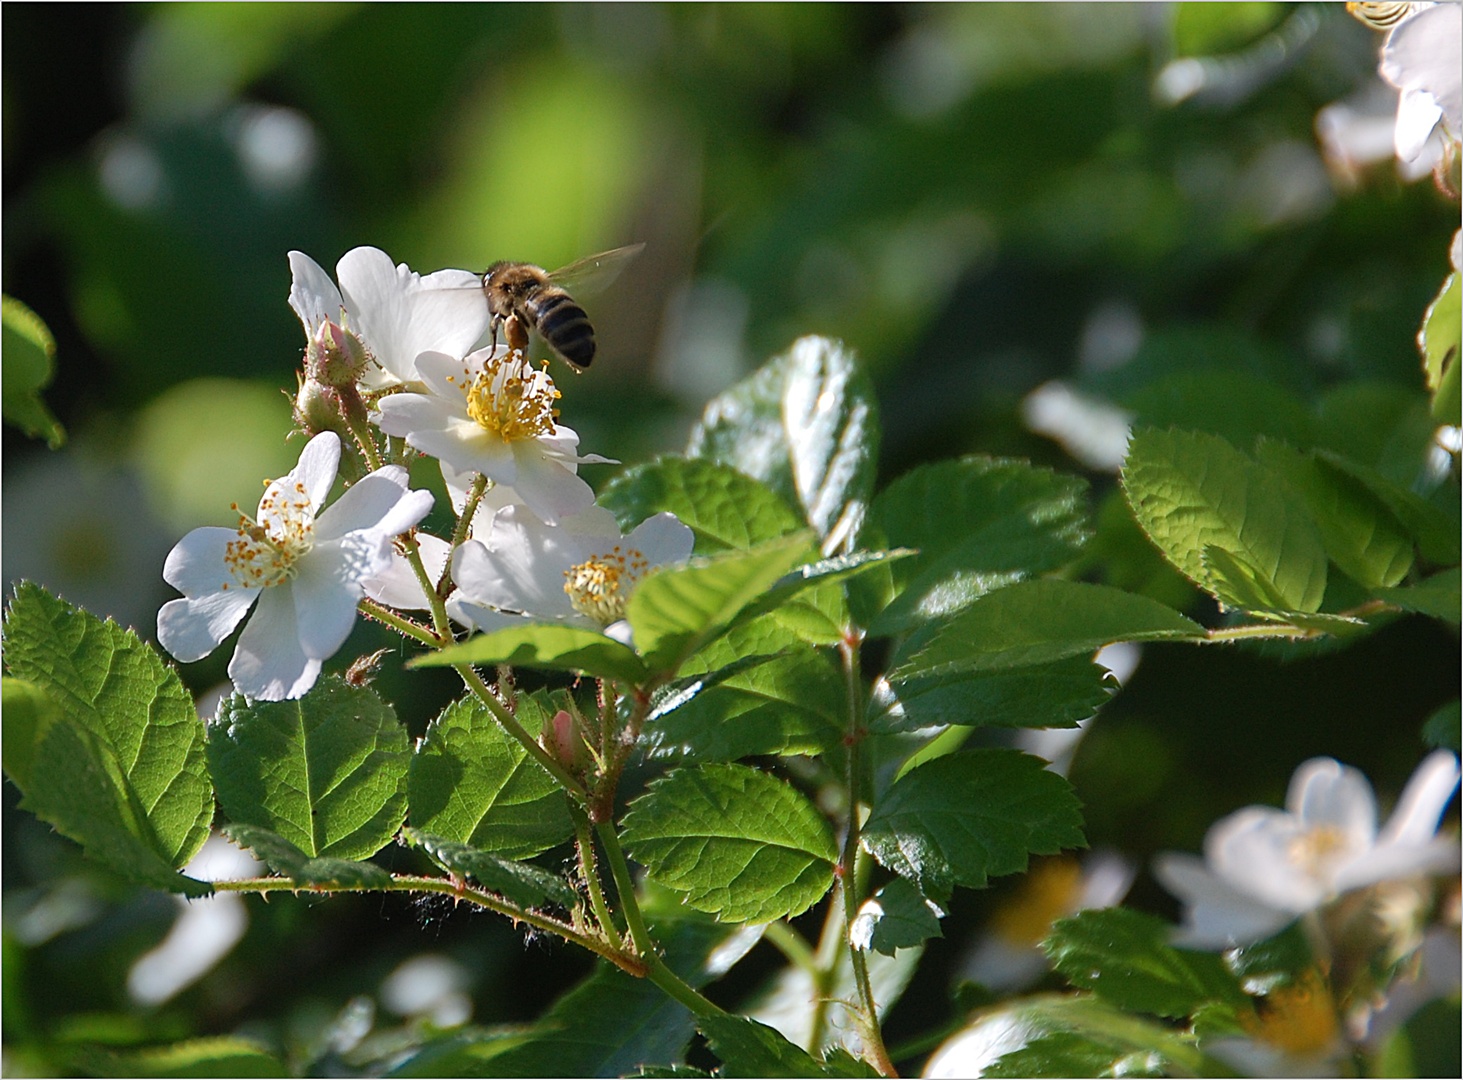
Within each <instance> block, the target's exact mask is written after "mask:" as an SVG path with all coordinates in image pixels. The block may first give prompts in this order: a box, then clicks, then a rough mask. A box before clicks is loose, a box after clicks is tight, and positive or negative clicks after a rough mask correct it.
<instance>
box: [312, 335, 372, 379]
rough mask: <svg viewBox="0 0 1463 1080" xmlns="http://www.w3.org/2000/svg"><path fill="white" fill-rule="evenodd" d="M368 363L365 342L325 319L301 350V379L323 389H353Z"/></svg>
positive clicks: (368, 355)
mask: <svg viewBox="0 0 1463 1080" xmlns="http://www.w3.org/2000/svg"><path fill="white" fill-rule="evenodd" d="M370 362H371V354H370V352H369V351H368V350H367V349H366V346H365V343H364V342H362V341H361V339H360V338H358V337H356V335H355V334H353V333H351V332H350V331H349V330H347V329H345V328H344V327H342V326H340V325H339V324H338V323H333V322H331V321H330V320H329V319H326V320H325V322H323V323H321V324H320V329H318V330H317V331H316V332H315V334H314V335H313V336H312V337H311V338H310V343H309V345H308V346H306V348H305V376H306V378H307V379H313V380H314V381H315V382H318V383H321V384H322V385H324V386H336V387H345V386H354V385H355V384H356V381H357V380H358V379H360V377H361V376H362V375H363V374H365V371H366V365H367V364H369V363H370Z"/></svg>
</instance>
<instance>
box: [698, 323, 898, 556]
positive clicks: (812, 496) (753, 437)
mask: <svg viewBox="0 0 1463 1080" xmlns="http://www.w3.org/2000/svg"><path fill="white" fill-rule="evenodd" d="M878 424H879V421H878V408H877V402H876V400H875V397H874V393H873V388H872V386H871V385H870V383H869V381H868V378H867V377H866V376H865V375H863V373H862V372H860V371H859V370H858V369H857V366H856V365H855V363H854V359H853V354H852V353H850V352H848V351H847V350H846V349H845V348H844V347H843V345H842V344H840V343H839V342H837V341H833V340H830V339H828V338H821V337H804V338H799V339H798V340H797V341H795V342H794V343H793V346H792V348H791V349H789V350H788V351H787V352H785V353H783V354H782V355H781V356H777V357H774V358H773V359H772V360H770V361H768V363H766V364H764V365H763V366H762V368H761V369H760V370H758V371H757V372H756V373H755V374H754V375H752V376H751V377H750V378H748V379H746V380H745V381H743V382H741V383H738V384H737V385H736V386H734V387H732V389H730V390H728V391H727V392H726V393H724V394H722V395H721V396H720V397H718V398H716V399H714V400H713V401H711V402H710V403H709V404H708V405H707V406H706V411H705V412H704V413H703V414H702V416H701V421H700V423H698V424H697V425H696V428H695V430H694V431H692V433H691V441H690V446H689V448H688V451H687V453H688V454H689V456H691V457H697V458H707V459H709V460H712V461H719V462H722V463H723V464H726V465H731V466H733V467H734V468H737V469H739V470H741V471H742V472H744V473H746V474H747V475H748V476H752V477H755V478H756V479H758V480H760V481H762V482H763V483H765V484H766V485H767V486H768V487H770V488H771V489H772V490H773V491H775V492H777V494H779V495H780V496H782V497H783V498H784V499H785V500H786V501H787V503H788V505H790V506H794V507H798V508H800V509H801V511H802V513H803V515H804V517H805V519H806V520H807V522H808V524H810V525H812V526H813V528H814V529H815V530H817V533H818V535H819V536H820V537H827V536H829V535H830V534H832V533H834V531H835V529H837V531H838V532H839V533H845V532H846V533H852V532H853V531H856V530H857V528H858V524H859V520H860V519H861V518H862V516H863V512H864V507H865V505H866V504H867V502H868V498H869V496H870V495H871V494H872V493H873V486H874V471H875V467H876V465H877V462H878V456H879V446H878V442H879V426H878ZM840 522H843V525H841V526H840V524H839V523H840Z"/></svg>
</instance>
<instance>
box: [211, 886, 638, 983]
mask: <svg viewBox="0 0 1463 1080" xmlns="http://www.w3.org/2000/svg"><path fill="white" fill-rule="evenodd" d="M213 887H214V889H215V890H217V891H219V892H236V893H259V894H260V895H267V894H269V893H273V892H291V893H301V892H308V893H345V892H420V893H438V894H441V895H445V896H450V897H452V898H453V899H455V900H466V901H468V902H469V903H471V904H476V905H477V906H478V907H481V908H484V909H486V910H488V911H493V912H496V913H497V914H499V915H505V916H507V917H508V918H510V919H512V920H514V921H515V922H520V923H523V924H524V925H526V926H531V927H533V928H534V929H535V930H542V931H543V932H544V933H546V934H554V935H556V936H558V937H561V938H563V939H564V940H565V941H568V942H570V943H571V944H574V945H579V946H582V947H583V948H585V949H588V950H589V951H590V952H592V953H594V954H595V955H597V956H602V957H604V958H605V959H606V960H608V961H609V962H610V963H612V964H614V965H615V966H616V967H618V968H620V969H621V970H622V971H625V972H628V973H629V974H631V975H634V976H636V977H637V978H640V977H644V976H645V975H646V974H647V971H646V969H645V965H644V964H643V963H641V962H640V960H639V959H638V958H637V957H634V956H631V955H629V954H628V953H626V952H625V951H624V949H623V948H615V947H612V946H611V945H610V944H609V943H608V942H606V941H601V940H599V939H598V938H595V937H592V936H591V935H589V934H585V933H581V932H580V931H578V930H576V929H575V928H574V927H572V926H570V925H568V924H567V923H563V922H560V921H559V920H558V919H551V918H549V917H548V916H547V915H542V914H539V913H538V912H534V911H529V910H526V909H524V908H520V907H518V906H516V905H514V904H510V903H509V902H508V901H506V900H504V899H502V898H501V897H498V896H495V895H494V894H492V893H489V892H484V891H483V890H481V889H475V888H473V887H472V886H470V885H466V884H463V883H460V882H456V881H452V880H450V879H448V878H440V877H425V876H421V875H417V874H392V875H391V883H390V884H389V885H330V886H312V885H299V884H296V883H295V882H294V881H291V880H290V879H289V878H282V877H262V878H242V879H239V880H235V881H215V882H214V883H213Z"/></svg>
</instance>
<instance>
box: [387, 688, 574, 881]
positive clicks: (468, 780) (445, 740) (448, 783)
mask: <svg viewBox="0 0 1463 1080" xmlns="http://www.w3.org/2000/svg"><path fill="white" fill-rule="evenodd" d="M521 700H522V701H524V702H531V701H532V700H533V699H530V698H524V699H521ZM541 708H542V709H543V710H545V711H546V710H547V708H548V706H547V705H544V706H542V707H541ZM522 709H523V706H520V710H521V711H522ZM520 719H522V718H520ZM532 726H534V725H530V727H532ZM407 799H408V803H409V805H410V816H411V823H412V826H413V827H414V828H416V829H419V830H421V831H422V832H424V833H431V834H433V835H435V836H439V837H441V838H443V839H444V840H450V841H455V842H457V843H460V844H466V845H468V846H469V847H473V848H478V849H480V850H483V851H488V852H492V853H493V854H495V855H500V856H502V857H503V858H506V859H525V858H528V857H530V856H532V855H537V854H538V853H539V852H541V851H547V850H548V849H549V848H551V847H554V846H555V845H556V844H558V843H560V842H561V841H563V840H565V839H567V838H568V836H569V835H570V833H572V832H573V828H574V826H573V822H572V821H571V820H570V818H569V809H568V805H567V804H566V803H565V796H564V791H563V789H562V788H561V787H560V786H559V783H558V781H557V780H555V779H554V778H553V777H552V776H550V775H549V774H548V772H546V771H545V770H544V767H543V766H542V765H540V764H539V763H538V762H537V761H536V760H534V759H533V758H532V757H530V756H529V753H528V751H527V750H525V749H524V748H523V747H522V746H521V745H520V744H519V743H518V742H517V740H515V739H513V738H512V737H510V736H509V735H508V734H507V732H505V731H504V730H503V728H502V726H501V725H500V724H499V723H498V722H497V720H495V719H494V718H493V715H492V713H490V712H489V711H488V710H487V707H486V706H484V705H483V704H482V703H481V702H479V701H477V700H476V699H475V698H465V699H463V700H462V701H458V702H455V703H453V704H452V705H449V706H448V707H447V708H446V709H445V710H444V711H443V712H442V715H441V716H439V717H437V719H435V720H433V721H432V723H431V724H430V725H428V727H427V733H426V735H425V736H424V737H423V738H422V740H421V741H420V742H419V743H418V744H417V747H416V752H415V753H414V754H413V755H412V760H411V771H410V773H409V774H408V778H407Z"/></svg>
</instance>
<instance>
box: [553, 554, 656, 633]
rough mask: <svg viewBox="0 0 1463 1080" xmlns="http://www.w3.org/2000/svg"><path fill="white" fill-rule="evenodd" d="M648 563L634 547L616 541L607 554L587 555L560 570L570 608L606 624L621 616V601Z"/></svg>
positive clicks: (623, 609) (627, 594) (622, 607)
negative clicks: (577, 562)
mask: <svg viewBox="0 0 1463 1080" xmlns="http://www.w3.org/2000/svg"><path fill="white" fill-rule="evenodd" d="M648 569H650V562H649V560H647V559H646V558H645V556H644V555H642V554H640V552H638V551H636V550H635V549H634V548H622V547H620V545H619V544H616V545H615V546H614V547H613V548H612V549H611V550H610V552H609V554H607V555H591V556H590V557H589V558H588V559H586V560H584V562H582V563H579V564H577V565H575V566H571V567H569V569H568V570H566V571H564V591H565V592H566V593H568V594H569V603H571V604H572V605H574V610H575V611H577V612H579V614H581V615H584V616H587V617H588V618H591V619H593V620H594V621H595V622H597V623H599V624H600V625H601V626H608V625H609V624H610V623H612V622H618V621H619V620H621V619H623V618H624V617H625V603H626V602H627V601H628V600H629V599H630V591H631V590H632V589H633V588H634V587H635V582H637V581H639V580H640V578H641V577H642V576H643V575H644V574H645V571H646V570H648Z"/></svg>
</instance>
